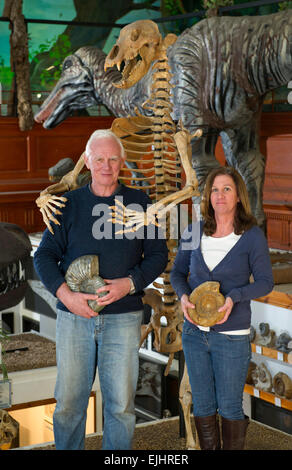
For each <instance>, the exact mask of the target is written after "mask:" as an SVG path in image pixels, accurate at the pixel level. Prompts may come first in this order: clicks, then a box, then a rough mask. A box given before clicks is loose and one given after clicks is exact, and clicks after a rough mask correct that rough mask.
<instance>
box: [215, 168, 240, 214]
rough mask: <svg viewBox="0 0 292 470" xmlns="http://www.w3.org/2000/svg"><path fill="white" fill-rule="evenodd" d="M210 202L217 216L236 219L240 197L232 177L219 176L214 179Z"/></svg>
mask: <svg viewBox="0 0 292 470" xmlns="http://www.w3.org/2000/svg"><path fill="white" fill-rule="evenodd" d="M210 200H211V204H212V207H213V209H214V212H215V216H220V215H230V216H232V217H234V214H235V211H236V205H237V202H238V201H239V197H238V195H237V190H236V186H235V183H234V181H233V179H232V178H231V176H229V175H218V176H216V177H215V178H214V181H213V185H212V188H211V199H210Z"/></svg>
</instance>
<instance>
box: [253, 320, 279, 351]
mask: <svg viewBox="0 0 292 470" xmlns="http://www.w3.org/2000/svg"><path fill="white" fill-rule="evenodd" d="M259 330H260V334H259V335H258V336H257V337H256V340H255V343H256V344H258V345H259V346H266V347H268V348H272V347H273V346H274V345H275V341H276V333H275V331H274V330H271V329H270V325H269V324H268V323H260V324H259Z"/></svg>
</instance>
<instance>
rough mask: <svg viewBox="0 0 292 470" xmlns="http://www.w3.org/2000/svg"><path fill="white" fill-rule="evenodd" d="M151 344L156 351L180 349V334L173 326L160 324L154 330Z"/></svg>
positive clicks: (166, 351)
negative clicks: (159, 326)
mask: <svg viewBox="0 0 292 470" xmlns="http://www.w3.org/2000/svg"><path fill="white" fill-rule="evenodd" d="M153 344H154V347H155V349H156V351H157V352H161V353H175V352H177V351H181V350H182V340H181V334H180V332H179V331H178V329H177V328H176V327H174V326H162V327H161V328H157V329H155V330H154V343H153Z"/></svg>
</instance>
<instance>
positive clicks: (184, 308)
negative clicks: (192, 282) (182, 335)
mask: <svg viewBox="0 0 292 470" xmlns="http://www.w3.org/2000/svg"><path fill="white" fill-rule="evenodd" d="M180 302H181V308H182V311H183V313H184V315H185V316H186V317H187V318H189V314H188V308H195V306H194V304H192V303H191V302H190V301H189V298H188V296H187V294H183V295H182V296H181V299H180Z"/></svg>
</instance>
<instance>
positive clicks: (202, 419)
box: [195, 415, 221, 450]
mask: <svg viewBox="0 0 292 470" xmlns="http://www.w3.org/2000/svg"><path fill="white" fill-rule="evenodd" d="M195 424H196V428H197V433H198V438H199V442H200V447H201V450H219V449H220V448H221V442H220V431H219V423H218V420H217V415H212V416H195Z"/></svg>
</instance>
